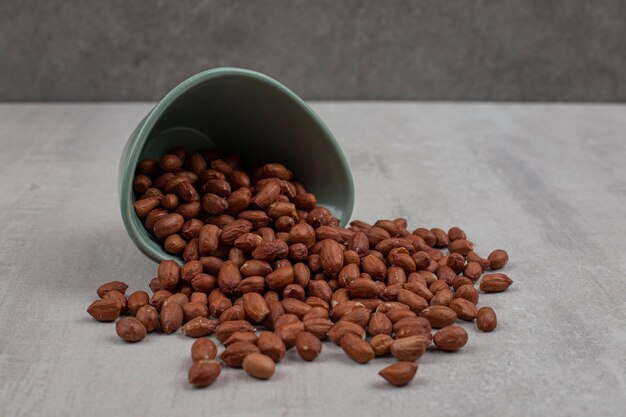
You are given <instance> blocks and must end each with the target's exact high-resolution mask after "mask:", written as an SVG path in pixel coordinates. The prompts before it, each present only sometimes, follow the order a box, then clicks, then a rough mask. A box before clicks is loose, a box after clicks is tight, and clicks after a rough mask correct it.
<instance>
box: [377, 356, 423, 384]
mask: <svg viewBox="0 0 626 417" xmlns="http://www.w3.org/2000/svg"><path fill="white" fill-rule="evenodd" d="M416 373H417V364H416V363H415V362H409V361H401V362H396V363H394V364H392V365H389V366H388V367H386V368H384V369H382V370H381V371H380V372H379V373H378V374H379V375H380V376H382V377H383V378H385V380H386V381H387V382H389V383H390V384H391V385H395V386H396V387H401V386H403V385H406V384H408V383H409V382H411V381H412V380H413V378H414V377H415V374H416Z"/></svg>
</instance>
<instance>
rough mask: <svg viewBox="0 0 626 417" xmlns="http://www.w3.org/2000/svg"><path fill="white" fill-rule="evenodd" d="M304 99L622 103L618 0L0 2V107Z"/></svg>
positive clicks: (625, 84) (625, 92)
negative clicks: (176, 98) (208, 78)
mask: <svg viewBox="0 0 626 417" xmlns="http://www.w3.org/2000/svg"><path fill="white" fill-rule="evenodd" d="M216 66H241V67H247V68H252V69H256V70H259V71H262V72H265V73H267V74H269V75H271V76H273V77H275V78H277V79H279V80H280V81H282V82H283V83H285V84H286V85H288V86H289V87H291V88H293V89H294V90H295V91H296V92H297V93H299V94H301V95H302V96H304V97H305V98H308V99H419V100H433V99H436V100H521V101H526V100H536V101H624V100H626V1H624V0H601V1H589V0H554V1H550V0H526V1H524V0H418V1H402V0H386V1H357V0H352V1H338V0H323V1H311V0H309V1H307V0H295V1H287V0H285V1H279V0H267V1H249V0H231V1H227V0H209V1H193V0H177V1H167V0H165V1H148V0H132V1H129V0H116V1H104V0H80V1H68V0H46V1H37V0H24V1H17V0H0V100H4V101H22V100H25V101H28V100H40V101H47V100H78V101H81V100H152V99H157V98H159V97H160V96H162V95H163V94H164V93H165V92H167V91H168V90H169V89H170V88H171V87H173V86H174V85H175V84H176V83H178V82H180V81H182V80H183V79H185V78H187V77H188V76H190V75H192V74H194V73H196V72H199V71H201V70H203V69H207V68H211V67H216Z"/></svg>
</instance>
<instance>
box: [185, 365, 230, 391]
mask: <svg viewBox="0 0 626 417" xmlns="http://www.w3.org/2000/svg"><path fill="white" fill-rule="evenodd" d="M221 371H222V366H221V365H220V363H219V362H218V361H215V360H211V359H209V360H206V359H204V360H200V361H196V362H194V363H193V365H191V368H190V369H189V374H188V376H187V379H188V381H189V383H190V384H193V385H195V386H197V387H199V388H202V387H207V386H209V385H211V384H213V383H214V382H215V380H216V379H217V377H219V376H220V373H221Z"/></svg>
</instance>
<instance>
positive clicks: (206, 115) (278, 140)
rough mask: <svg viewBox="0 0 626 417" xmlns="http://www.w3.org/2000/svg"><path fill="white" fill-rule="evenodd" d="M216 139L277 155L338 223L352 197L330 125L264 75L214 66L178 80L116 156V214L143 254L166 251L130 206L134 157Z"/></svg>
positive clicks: (258, 155) (264, 158) (223, 145)
mask: <svg viewBox="0 0 626 417" xmlns="http://www.w3.org/2000/svg"><path fill="white" fill-rule="evenodd" d="M174 146H184V147H185V148H187V149H188V150H191V151H193V150H197V149H202V148H211V147H216V148H219V149H222V150H224V151H226V152H234V153H239V154H241V155H242V156H243V157H244V159H245V160H246V161H247V162H255V163H264V162H282V163H284V164H285V165H287V166H288V167H289V168H290V169H291V170H292V171H293V173H294V177H295V178H296V179H298V180H299V181H300V182H302V183H303V184H304V186H305V187H306V188H307V190H309V191H310V192H312V193H314V194H315V195H316V196H317V199H318V204H320V205H323V206H325V207H327V208H328V209H330V210H331V212H332V213H333V214H334V215H335V216H337V217H338V218H339V219H340V220H341V223H342V224H343V225H345V224H346V223H347V222H348V220H349V218H350V215H351V214H352V207H353V204H354V186H353V182H352V175H351V174H350V168H349V167H348V163H347V161H346V158H345V156H344V154H343V152H342V150H341V148H340V147H339V145H338V143H337V141H336V140H335V138H334V137H333V135H332V133H331V132H330V130H328V128H327V127H326V126H325V125H324V123H323V122H322V121H321V120H320V118H319V117H318V116H317V115H316V114H315V113H314V112H313V110H311V108H310V107H309V106H308V105H307V104H306V103H305V102H304V101H303V100H302V99H300V98H299V97H298V96H297V95H296V94H294V93H293V92H292V91H291V90H289V89H288V88H287V87H285V86H284V85H282V84H280V83H279V82H278V81H276V80H273V79H272V78H270V77H268V76H267V75H264V74H261V73H258V72H255V71H250V70H246V69H241V68H216V69H211V70H208V71H204V72H201V73H199V74H197V75H194V76H193V77H191V78H189V79H187V80H185V81H183V82H182V83H180V84H179V85H178V86H176V87H175V88H174V89H173V90H172V91H170V92H169V93H168V94H167V95H166V96H165V97H164V98H163V99H162V100H161V101H159V103H158V104H157V105H156V106H155V107H154V108H153V109H152V110H151V111H150V113H148V115H147V116H146V117H145V118H144V119H143V120H142V121H141V123H140V124H139V126H137V128H136V129H135V130H134V131H133V133H132V134H131V136H130V138H129V139H128V142H127V143H126V146H125V147H124V151H123V153H122V158H121V161H120V168H119V197H120V208H121V211H122V219H123V220H124V226H125V227H126V231H127V232H128V235H129V236H130V238H131V239H132V241H133V243H134V244H135V245H136V246H137V248H139V250H140V251H141V252H142V253H144V254H145V255H146V256H147V257H149V258H150V259H152V260H154V261H156V262H160V261H162V260H164V259H175V260H178V261H179V262H181V259H180V258H179V257H177V256H175V255H171V254H169V253H167V252H165V250H164V249H163V248H162V246H161V244H160V242H158V241H157V240H156V239H155V238H154V237H153V236H152V235H151V234H150V233H148V231H147V230H146V229H145V227H144V225H143V223H142V221H141V220H140V219H139V218H138V217H137V215H136V214H135V211H134V209H133V203H134V201H135V193H134V191H133V178H134V176H135V174H136V167H137V163H138V162H139V161H141V160H143V159H145V158H153V159H158V158H159V157H160V156H161V155H163V154H164V153H165V152H166V151H167V150H168V149H170V148H172V147H174Z"/></svg>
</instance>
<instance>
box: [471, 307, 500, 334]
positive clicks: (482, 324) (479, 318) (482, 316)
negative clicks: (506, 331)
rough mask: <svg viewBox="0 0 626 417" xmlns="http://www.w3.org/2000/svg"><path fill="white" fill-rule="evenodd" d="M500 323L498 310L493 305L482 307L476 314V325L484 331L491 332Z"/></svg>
mask: <svg viewBox="0 0 626 417" xmlns="http://www.w3.org/2000/svg"><path fill="white" fill-rule="evenodd" d="M497 325H498V319H497V317H496V312H495V311H494V310H493V308H491V307H482V308H480V309H479V310H478V313H477V314H476V326H477V327H478V328H479V329H480V330H482V331H483V332H491V331H493V330H494V329H495V328H496V326H497Z"/></svg>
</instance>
